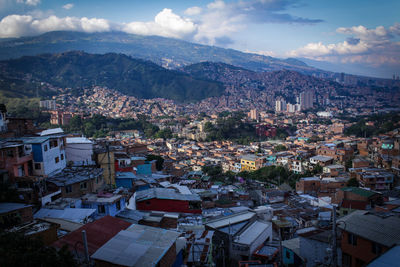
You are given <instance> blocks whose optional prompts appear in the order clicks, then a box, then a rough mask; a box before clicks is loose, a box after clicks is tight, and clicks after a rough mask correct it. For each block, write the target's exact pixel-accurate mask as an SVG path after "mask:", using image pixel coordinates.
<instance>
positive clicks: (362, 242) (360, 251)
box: [341, 231, 388, 267]
mask: <svg viewBox="0 0 400 267" xmlns="http://www.w3.org/2000/svg"><path fill="white" fill-rule="evenodd" d="M348 237H349V233H348V232H346V231H343V232H342V241H341V247H342V253H343V254H344V253H345V254H347V255H350V256H351V266H352V267H358V266H360V265H359V264H357V263H360V260H361V261H362V262H364V263H365V264H367V263H369V262H371V261H372V260H373V259H375V258H376V257H377V256H378V255H376V254H374V253H373V252H372V245H373V242H372V241H370V240H367V239H364V238H362V237H359V236H357V237H356V238H357V245H352V244H349V238H348ZM387 250H388V248H387V247H384V246H382V253H384V252H385V251H387ZM344 258H345V257H343V266H345V264H344V260H345V259H344ZM357 259H358V261H357Z"/></svg>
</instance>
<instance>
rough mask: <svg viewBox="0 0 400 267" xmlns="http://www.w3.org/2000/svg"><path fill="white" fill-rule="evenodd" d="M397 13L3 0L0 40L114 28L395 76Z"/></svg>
mask: <svg viewBox="0 0 400 267" xmlns="http://www.w3.org/2000/svg"><path fill="white" fill-rule="evenodd" d="M398 10H400V1H395V0H384V1H372V0H366V1H342V0H339V1H318V0H311V1H297V0H293V1H290V0H249V1H243V0H242V1H237V0H235V1H199V0H186V1H168V2H167V1H150V2H144V1H126V0H124V1H104V0H100V1H90V0H88V1H50V0H0V38H11V37H21V36H32V35H38V34H41V33H45V32H48V31H54V30H73V31H83V32H104V31H113V30H115V31H124V32H128V33H134V34H143V35H160V36H165V37H172V38H178V39H183V40H187V41H190V42H195V43H201V44H207V45H215V46H220V47H224V48H233V49H237V50H240V51H244V52H251V53H258V54H262V55H267V56H273V57H279V58H287V57H295V58H301V59H305V62H306V63H308V64H310V65H314V66H317V67H320V68H323V69H327V70H333V71H338V72H341V71H343V72H347V73H354V74H361V75H368V76H375V77H386V78H391V77H392V76H393V74H395V75H396V76H398V75H400V16H399V13H398Z"/></svg>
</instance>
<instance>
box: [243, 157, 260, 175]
mask: <svg viewBox="0 0 400 267" xmlns="http://www.w3.org/2000/svg"><path fill="white" fill-rule="evenodd" d="M240 164H241V171H255V170H258V169H259V168H261V167H262V158H260V157H257V156H256V155H252V154H249V155H244V156H242V157H241V159H240Z"/></svg>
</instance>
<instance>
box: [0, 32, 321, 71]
mask: <svg viewBox="0 0 400 267" xmlns="http://www.w3.org/2000/svg"><path fill="white" fill-rule="evenodd" d="M76 50H82V51H85V52H87V53H94V54H104V53H111V52H114V53H124V54H127V55H130V56H132V57H134V58H141V59H145V60H150V61H153V62H155V63H157V64H159V65H162V66H164V67H168V68H178V67H182V66H184V65H189V64H194V63H198V62H203V61H214V62H223V63H227V64H231V65H235V66H239V67H243V68H246V69H250V70H254V71H274V70H280V69H283V68H285V69H290V70H295V71H299V72H302V73H305V74H313V73H320V72H321V71H322V70H318V69H316V68H313V67H310V66H308V65H307V64H305V63H304V62H302V61H299V60H297V59H292V58H289V59H278V58H273V57H270V56H263V55H258V54H251V53H244V52H241V51H238V50H234V49H225V48H220V47H216V46H207V45H202V44H195V43H190V42H187V41H184V40H179V39H173V38H166V37H160V36H142V35H135V34H127V33H123V32H115V31H114V32H103V33H83V32H71V31H54V32H48V33H44V34H42V35H38V36H32V37H21V38H15V39H11V40H10V39H8V40H3V41H1V40H0V59H13V58H18V57H20V56H25V55H37V54H43V53H60V52H65V51H76Z"/></svg>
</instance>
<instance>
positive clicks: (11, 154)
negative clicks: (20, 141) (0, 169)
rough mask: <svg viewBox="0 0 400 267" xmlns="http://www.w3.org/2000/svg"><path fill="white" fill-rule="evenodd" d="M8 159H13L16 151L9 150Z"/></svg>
mask: <svg viewBox="0 0 400 267" xmlns="http://www.w3.org/2000/svg"><path fill="white" fill-rule="evenodd" d="M7 157H9V158H13V157H14V150H12V149H9V150H7Z"/></svg>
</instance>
